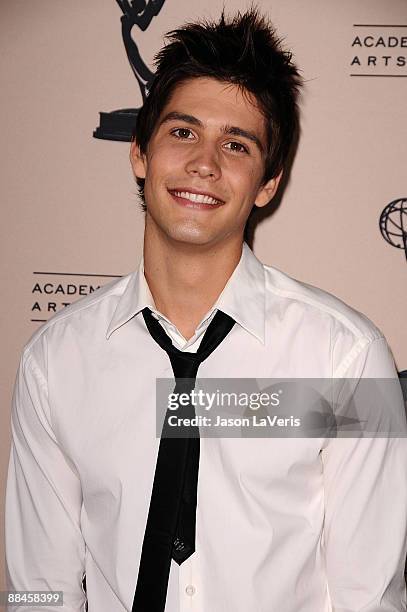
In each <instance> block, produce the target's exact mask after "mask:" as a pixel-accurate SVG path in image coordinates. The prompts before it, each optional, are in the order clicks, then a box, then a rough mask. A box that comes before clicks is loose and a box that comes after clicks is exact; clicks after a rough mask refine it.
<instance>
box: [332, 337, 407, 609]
mask: <svg viewBox="0 0 407 612" xmlns="http://www.w3.org/2000/svg"><path fill="white" fill-rule="evenodd" d="M346 376H347V377H349V378H351V377H352V378H361V377H363V378H373V379H378V378H379V377H380V378H395V377H397V373H396V370H395V366H394V362H393V359H392V356H391V353H390V351H389V349H388V346H387V343H386V341H385V339H384V338H378V339H376V340H373V341H371V342H369V343H368V345H367V346H365V347H364V348H363V349H362V350H361V351H360V352H359V354H358V355H357V357H356V358H355V360H354V361H353V363H352V365H351V366H350V367H349V368H348V371H347V373H346ZM398 398H399V399H398V400H397V401H398V405H397V406H396V407H394V406H392V410H394V409H395V410H396V411H398V412H399V415H398V416H399V417H400V421H399V422H400V423H403V422H404V423H405V407H404V402H403V398H402V394H401V392H400V394H399V396H398ZM393 399H394V398H393ZM383 410H386V406H383ZM321 454H322V463H323V474H324V495H325V522H324V549H325V559H326V572H327V582H328V591H329V595H330V600H331V606H332V611H333V612H359V611H360V612H362V611H363V612H404V611H405V610H406V583H405V579H404V568H405V561H406V553H407V535H406V532H407V438H406V434H405V428H404V431H402V432H400V437H389V436H387V437H384V436H382V437H358V438H356V437H355V438H331V439H330V440H329V442H328V443H327V445H326V447H325V448H324V449H323V450H322V453H321Z"/></svg>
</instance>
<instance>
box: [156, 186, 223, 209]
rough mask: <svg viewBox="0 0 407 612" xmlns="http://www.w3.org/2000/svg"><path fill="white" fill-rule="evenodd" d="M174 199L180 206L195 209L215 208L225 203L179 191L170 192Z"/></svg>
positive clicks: (201, 194)
mask: <svg viewBox="0 0 407 612" xmlns="http://www.w3.org/2000/svg"><path fill="white" fill-rule="evenodd" d="M168 191H169V193H170V194H171V195H172V197H173V198H174V199H175V200H176V201H177V202H178V203H180V204H184V206H189V207H193V208H197V207H198V208H215V207H218V206H222V204H224V202H222V201H221V200H217V199H216V198H214V197H212V196H209V195H206V194H203V193H192V192H191V191H178V190H176V189H171V190H168Z"/></svg>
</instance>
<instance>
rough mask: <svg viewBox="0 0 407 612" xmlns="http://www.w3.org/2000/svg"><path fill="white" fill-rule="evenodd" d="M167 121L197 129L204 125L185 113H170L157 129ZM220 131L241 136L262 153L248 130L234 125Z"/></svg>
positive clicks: (256, 139) (252, 133)
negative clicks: (180, 122) (185, 124)
mask: <svg viewBox="0 0 407 612" xmlns="http://www.w3.org/2000/svg"><path fill="white" fill-rule="evenodd" d="M169 121H184V122H185V123H190V124H191V125H196V126H197V127H204V124H203V123H202V121H201V120H200V119H198V118H197V117H194V116H193V115H188V114H187V113H180V112H178V111H171V112H170V113H167V114H166V115H165V116H164V117H163V118H162V119H161V121H160V124H159V127H160V126H161V125H162V124H163V123H167V122H169ZM221 131H222V132H223V133H224V134H229V135H231V136H242V137H243V138H247V140H250V141H251V142H254V144H255V145H256V146H257V148H258V149H259V151H260V153H263V152H264V147H263V145H262V143H261V141H260V138H259V137H258V136H256V134H254V132H251V131H250V130H245V129H243V128H240V127H237V126H234V125H223V126H222V127H221Z"/></svg>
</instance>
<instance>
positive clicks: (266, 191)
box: [255, 171, 283, 208]
mask: <svg viewBox="0 0 407 612" xmlns="http://www.w3.org/2000/svg"><path fill="white" fill-rule="evenodd" d="M282 176H283V171H281V172H280V174H278V175H277V176H275V177H274V178H272V179H270V180H269V181H268V182H267V183H265V184H264V185H263V186H262V187H260V189H259V191H258V192H257V196H256V200H255V204H256V206H258V207H259V208H261V207H262V206H266V204H268V203H269V202H270V200H271V199H272V198H273V197H274V196H275V194H276V191H277V189H278V185H279V183H280V180H281V177H282Z"/></svg>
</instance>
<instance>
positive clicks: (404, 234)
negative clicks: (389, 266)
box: [379, 198, 407, 259]
mask: <svg viewBox="0 0 407 612" xmlns="http://www.w3.org/2000/svg"><path fill="white" fill-rule="evenodd" d="M379 226H380V231H381V233H382V236H383V238H384V239H385V240H386V241H387V242H388V243H389V244H391V245H392V246H394V247H396V248H397V249H404V253H405V256H406V259H407V198H399V199H398V200H393V202H390V204H387V206H386V207H385V208H384V209H383V212H382V214H381V215H380V221H379Z"/></svg>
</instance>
